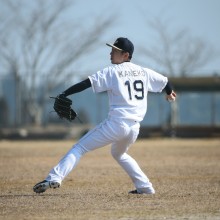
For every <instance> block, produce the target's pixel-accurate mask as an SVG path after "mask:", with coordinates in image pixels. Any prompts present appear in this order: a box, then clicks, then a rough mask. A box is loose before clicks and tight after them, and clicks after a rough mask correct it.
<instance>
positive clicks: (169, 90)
mask: <svg viewBox="0 0 220 220" xmlns="http://www.w3.org/2000/svg"><path fill="white" fill-rule="evenodd" d="M164 89H165V91H166V94H167V95H170V94H171V93H172V91H173V88H172V85H171V84H170V82H169V81H168V82H167V84H166V86H165V88H164Z"/></svg>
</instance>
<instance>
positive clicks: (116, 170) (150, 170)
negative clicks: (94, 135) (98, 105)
mask: <svg viewBox="0 0 220 220" xmlns="http://www.w3.org/2000/svg"><path fill="white" fill-rule="evenodd" d="M73 143H74V141H26V142H25V141H20V142H13V141H1V142H0V219H16V220H20V219H28V220H29V219H76V220H82V219H86V220H95V219H101V220H102V219H103V220H106V219H110V220H115V219H120V220H131V219H139V220H143V219H196V220H197V219H212V220H217V219H220V139H201V140H199V139H191V140H190V139H149V140H138V141H137V142H136V143H135V144H134V145H133V146H132V147H131V148H130V150H129V154H130V155H131V156H133V157H134V158H135V159H136V160H137V162H138V163H139V165H140V166H141V168H142V169H143V171H144V172H145V173H146V174H147V175H148V177H149V178H150V180H151V182H152V183H153V185H154V188H155V190H156V194H155V195H129V194H128V191H129V190H132V189H134V187H133V184H132V183H131V180H130V179H129V178H128V176H127V175H126V174H125V173H124V171H123V170H122V169H121V168H120V167H119V165H118V164H117V163H116V162H115V161H114V159H113V158H112V157H111V155H110V146H106V147H104V148H101V149H98V150H96V151H93V152H90V153H88V154H87V155H85V156H84V157H83V158H82V159H81V161H80V163H79V164H78V166H77V167H76V169H75V170H73V171H72V172H71V173H70V175H69V176H68V177H67V178H66V179H65V180H64V181H63V183H62V186H61V188H60V189H53V190H52V189H49V190H48V191H46V192H45V193H44V194H40V195H37V194H35V193H34V192H33V191H32V187H33V185H35V184H36V183H37V182H39V181H42V180H43V179H44V178H45V177H46V175H47V174H48V172H49V170H50V169H51V168H52V167H53V166H54V165H56V164H57V162H58V161H59V160H60V159H61V157H62V156H63V155H64V154H65V153H66V152H67V150H68V149H70V148H71V146H72V145H73Z"/></svg>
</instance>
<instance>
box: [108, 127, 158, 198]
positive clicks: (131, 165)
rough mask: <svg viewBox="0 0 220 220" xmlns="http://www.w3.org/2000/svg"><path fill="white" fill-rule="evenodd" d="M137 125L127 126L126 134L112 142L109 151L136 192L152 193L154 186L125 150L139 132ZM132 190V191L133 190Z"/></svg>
mask: <svg viewBox="0 0 220 220" xmlns="http://www.w3.org/2000/svg"><path fill="white" fill-rule="evenodd" d="M138 126H139V125H138V124H136V125H134V126H131V127H129V128H128V130H129V133H128V135H127V136H126V137H125V138H124V139H123V140H120V141H117V142H115V143H113V144H112V148H111V153H112V156H113V157H114V159H115V160H116V161H117V162H118V163H119V164H120V165H121V167H122V168H123V169H124V170H125V171H126V173H127V174H128V175H129V176H130V178H131V179H132V181H133V183H134V185H135V187H136V192H137V193H147V194H154V193H155V191H154V188H153V187H152V184H151V182H150V181H149V179H148V177H147V176H146V175H145V174H144V172H143V171H142V170H141V168H140V167H139V165H138V164H137V162H136V161H135V160H134V159H133V158H132V157H131V156H130V155H128V154H127V153H126V152H127V150H128V148H129V146H130V145H131V144H132V143H134V142H135V140H136V139H137V136H138V133H139V127H138ZM133 192H134V191H133Z"/></svg>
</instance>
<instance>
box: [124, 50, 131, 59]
mask: <svg viewBox="0 0 220 220" xmlns="http://www.w3.org/2000/svg"><path fill="white" fill-rule="evenodd" d="M123 55H124V59H125V60H130V58H129V53H128V52H123Z"/></svg>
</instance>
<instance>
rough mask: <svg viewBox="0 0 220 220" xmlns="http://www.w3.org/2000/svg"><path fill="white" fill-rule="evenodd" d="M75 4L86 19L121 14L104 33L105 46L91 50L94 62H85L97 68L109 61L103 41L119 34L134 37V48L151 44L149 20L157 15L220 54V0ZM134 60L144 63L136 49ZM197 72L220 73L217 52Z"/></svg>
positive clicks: (105, 0) (99, 0) (118, 0)
mask: <svg viewBox="0 0 220 220" xmlns="http://www.w3.org/2000/svg"><path fill="white" fill-rule="evenodd" d="M75 7H76V8H77V10H74V13H77V12H79V13H80V16H82V15H83V16H85V18H87V19H88V18H89V17H93V16H96V15H101V16H103V17H104V16H108V15H110V14H112V13H116V14H117V15H118V19H117V22H116V23H115V24H114V26H112V27H111V28H110V29H109V30H108V31H107V32H106V34H105V35H104V36H103V37H102V41H103V48H101V47H102V45H100V50H97V51H96V52H95V51H94V52H92V54H91V59H92V60H93V62H89V61H88V59H87V63H86V62H85V67H86V66H87V65H90V66H91V67H92V68H94V70H98V69H99V67H100V68H101V67H104V66H105V65H108V64H110V62H109V48H108V47H105V45H104V42H109V41H110V42H113V41H114V40H115V39H116V38H117V37H118V36H125V37H128V38H129V39H131V41H132V42H133V43H134V45H135V48H139V47H148V45H150V44H151V43H152V42H153V38H152V33H151V32H152V29H151V28H150V27H149V24H148V22H149V21H150V20H152V19H154V18H160V19H161V20H162V21H166V22H167V24H168V25H169V26H170V27H171V30H173V31H174V32H175V30H180V29H183V28H186V29H187V30H188V31H189V32H190V35H192V36H193V37H198V38H201V39H203V40H204V41H205V42H207V43H208V44H210V45H212V46H213V47H214V48H215V49H216V52H217V54H218V55H220V41H219V39H220V13H219V12H220V1H219V0H93V1H88V0H80V1H77V3H76V5H75ZM87 19H85V21H87ZM81 22H82V23H83V20H81ZM106 53H107V54H106ZM94 59H95V60H94ZM133 61H135V62H136V63H139V64H141V65H144V64H145V62H144V61H143V57H142V55H141V54H139V53H138V50H137V49H136V50H135V53H134V59H133ZM95 65H96V67H95ZM93 66H94V67H93ZM198 72H199V73H201V74H202V75H210V74H211V75H212V74H213V73H214V72H218V73H219V75H220V57H217V56H216V59H215V60H213V61H212V62H210V63H209V65H207V66H205V67H203V68H201V69H198ZM199 73H198V75H199Z"/></svg>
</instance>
